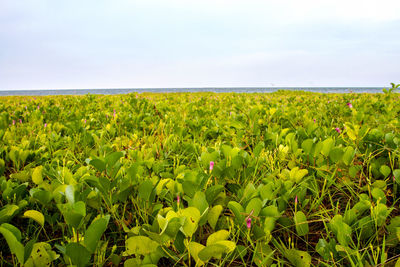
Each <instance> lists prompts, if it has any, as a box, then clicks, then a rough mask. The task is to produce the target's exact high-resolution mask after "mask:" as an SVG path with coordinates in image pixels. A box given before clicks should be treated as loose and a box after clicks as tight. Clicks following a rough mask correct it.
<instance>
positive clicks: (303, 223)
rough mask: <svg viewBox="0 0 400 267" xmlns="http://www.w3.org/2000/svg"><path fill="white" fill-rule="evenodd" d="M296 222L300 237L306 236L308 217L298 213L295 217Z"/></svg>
mask: <svg viewBox="0 0 400 267" xmlns="http://www.w3.org/2000/svg"><path fill="white" fill-rule="evenodd" d="M294 222H295V224H296V232H297V234H298V235H299V236H305V235H307V234H308V231H309V228H308V222H307V217H306V215H305V214H304V213H303V212H302V211H298V212H296V214H295V215H294Z"/></svg>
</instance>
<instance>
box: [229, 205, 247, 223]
mask: <svg viewBox="0 0 400 267" xmlns="http://www.w3.org/2000/svg"><path fill="white" fill-rule="evenodd" d="M228 208H229V209H230V210H231V211H232V212H233V214H234V215H235V218H236V219H235V221H236V223H244V216H243V214H242V213H243V212H244V210H243V207H242V205H240V204H239V203H237V202H236V201H229V203H228Z"/></svg>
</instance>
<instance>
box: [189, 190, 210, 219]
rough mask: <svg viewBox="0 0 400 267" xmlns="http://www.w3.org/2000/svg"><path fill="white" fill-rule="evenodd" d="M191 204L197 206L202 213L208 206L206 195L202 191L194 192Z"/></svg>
mask: <svg viewBox="0 0 400 267" xmlns="http://www.w3.org/2000/svg"><path fill="white" fill-rule="evenodd" d="M189 206H193V207H196V208H197V209H198V210H199V211H200V213H201V214H203V212H204V211H205V210H206V209H207V208H208V202H207V200H206V195H205V194H204V192H202V191H197V192H196V193H195V194H194V197H193V199H192V200H191V201H190V202H189Z"/></svg>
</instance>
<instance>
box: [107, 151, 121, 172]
mask: <svg viewBox="0 0 400 267" xmlns="http://www.w3.org/2000/svg"><path fill="white" fill-rule="evenodd" d="M123 156H124V153H122V152H113V153H111V154H109V155H107V156H106V158H105V159H104V160H105V163H106V166H107V168H109V167H113V166H114V165H115V163H117V161H118V160H119V159H120V158H122V157H123Z"/></svg>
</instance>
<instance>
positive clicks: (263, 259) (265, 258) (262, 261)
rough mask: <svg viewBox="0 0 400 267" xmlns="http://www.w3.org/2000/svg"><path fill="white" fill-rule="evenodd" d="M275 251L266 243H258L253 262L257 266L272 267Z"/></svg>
mask: <svg viewBox="0 0 400 267" xmlns="http://www.w3.org/2000/svg"><path fill="white" fill-rule="evenodd" d="M273 255H274V251H273V250H272V249H271V248H270V246H268V244H267V243H266V242H260V241H259V242H257V245H256V249H255V251H254V254H253V261H254V263H255V264H257V266H261V267H264V266H271V264H272V261H273Z"/></svg>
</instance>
